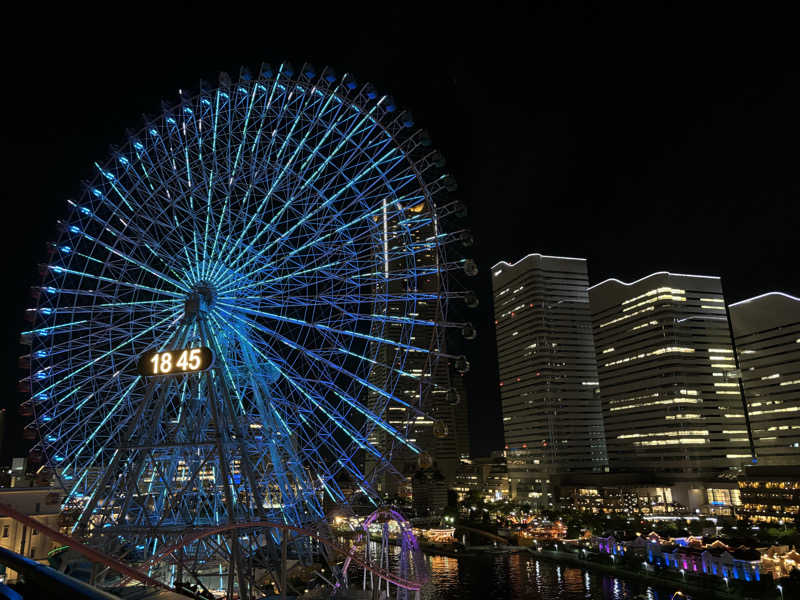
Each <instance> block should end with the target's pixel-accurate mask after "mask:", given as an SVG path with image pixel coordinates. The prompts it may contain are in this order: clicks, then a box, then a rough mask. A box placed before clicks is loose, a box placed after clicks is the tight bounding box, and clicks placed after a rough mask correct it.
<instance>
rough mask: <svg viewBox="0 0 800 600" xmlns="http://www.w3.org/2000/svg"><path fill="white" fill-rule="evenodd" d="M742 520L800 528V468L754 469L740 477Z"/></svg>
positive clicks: (760, 467) (754, 467)
mask: <svg viewBox="0 0 800 600" xmlns="http://www.w3.org/2000/svg"><path fill="white" fill-rule="evenodd" d="M738 484H739V493H740V496H741V506H740V507H739V508H738V510H737V511H736V513H737V515H738V516H739V517H747V518H749V519H751V520H752V521H761V522H767V523H776V524H779V525H784V524H792V523H794V525H795V526H798V525H800V467H797V466H790V467H785V466H784V467H775V466H772V467H770V466H753V467H748V468H747V469H745V472H744V474H743V475H742V476H741V477H739V480H738Z"/></svg>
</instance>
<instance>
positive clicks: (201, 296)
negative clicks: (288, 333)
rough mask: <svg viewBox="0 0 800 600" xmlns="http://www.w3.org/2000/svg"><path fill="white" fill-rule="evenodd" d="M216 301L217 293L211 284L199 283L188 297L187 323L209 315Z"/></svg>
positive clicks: (186, 308) (185, 312) (186, 304)
mask: <svg viewBox="0 0 800 600" xmlns="http://www.w3.org/2000/svg"><path fill="white" fill-rule="evenodd" d="M216 299H217V291H216V289H215V287H214V286H213V285H212V284H211V283H210V282H208V281H200V282H198V283H197V284H196V285H195V286H194V287H193V288H192V290H191V292H189V293H188V294H187V296H186V303H185V307H184V314H185V316H186V320H187V322H188V321H193V320H194V319H196V318H197V317H200V316H203V315H205V314H207V313H208V311H209V310H210V309H211V307H212V306H214V302H215V301H216Z"/></svg>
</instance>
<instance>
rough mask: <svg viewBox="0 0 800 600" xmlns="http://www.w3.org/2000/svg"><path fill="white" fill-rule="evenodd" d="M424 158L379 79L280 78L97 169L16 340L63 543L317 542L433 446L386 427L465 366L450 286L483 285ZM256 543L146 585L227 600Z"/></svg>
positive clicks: (150, 548)
mask: <svg viewBox="0 0 800 600" xmlns="http://www.w3.org/2000/svg"><path fill="white" fill-rule="evenodd" d="M429 146H430V141H429V139H428V138H427V136H426V134H425V133H424V132H422V131H420V130H418V129H415V128H414V127H413V122H412V118H411V116H410V114H409V113H408V112H405V111H401V110H398V109H397V108H396V107H395V103H394V101H393V100H392V99H391V98H390V97H388V96H382V95H379V94H377V93H376V91H375V90H374V88H373V87H372V86H371V85H369V84H366V85H359V84H357V83H356V82H355V80H354V79H353V78H352V77H350V76H348V75H345V76H344V77H337V76H335V75H334V73H333V72H332V71H331V70H330V69H325V70H323V71H322V72H317V71H316V70H315V69H314V68H313V67H310V66H308V65H304V67H303V68H302V69H300V70H299V71H295V70H294V69H293V68H292V67H291V65H289V64H283V65H281V66H280V67H279V68H278V69H275V70H273V69H271V68H270V67H269V66H266V65H264V66H262V68H261V70H260V71H259V73H258V75H257V76H251V75H250V74H249V73H248V72H247V71H246V70H242V72H241V76H240V78H239V80H238V81H232V80H231V79H230V78H229V77H228V76H227V75H225V74H223V75H222V76H221V77H220V85H219V87H217V88H215V89H201V90H200V91H199V92H198V93H196V94H194V95H181V98H180V101H179V102H178V103H177V104H176V105H174V106H171V107H165V108H164V110H163V113H162V114H161V115H160V116H159V117H157V118H155V119H153V120H152V121H151V122H148V123H147V124H146V126H145V127H144V128H143V129H142V130H141V131H139V132H138V133H136V134H132V135H131V136H130V137H129V139H128V141H127V142H126V143H125V144H124V145H123V146H122V147H120V148H119V149H114V150H113V151H112V154H111V156H110V157H109V158H108V159H107V160H106V161H105V162H102V163H95V169H96V175H95V176H94V178H93V180H92V181H90V182H88V183H87V184H86V187H85V191H84V193H83V194H82V195H81V197H80V198H79V199H78V200H76V201H70V202H69V210H68V214H67V215H66V216H65V218H64V219H63V220H62V221H60V222H59V227H60V236H59V238H58V241H57V242H55V243H53V244H51V245H50V255H49V261H48V262H47V264H43V265H42V266H41V274H42V282H41V285H40V286H37V287H36V288H35V290H34V292H35V293H34V295H35V297H36V298H37V299H38V302H37V306H36V307H35V308H34V309H31V310H30V311H28V315H29V317H30V319H31V320H32V321H33V324H32V325H31V328H30V330H29V331H26V332H25V333H24V334H23V340H24V341H25V342H26V343H28V344H29V345H30V355H29V357H28V360H29V361H30V376H29V377H28V378H26V379H25V380H24V381H23V384H22V385H23V388H24V389H25V390H26V391H29V394H30V396H29V397H30V399H29V400H28V401H27V402H26V403H25V404H24V405H23V410H24V411H26V412H27V413H28V414H30V415H31V416H32V417H33V422H32V424H31V426H30V431H32V432H35V433H36V435H37V436H38V442H37V445H36V447H35V452H39V453H41V455H42V457H43V460H44V461H45V462H46V464H47V465H48V466H49V467H51V468H52V469H53V470H54V472H55V473H56V475H57V477H58V479H59V481H60V483H61V485H62V486H63V488H64V490H65V492H66V494H67V501H66V502H65V505H66V506H68V507H71V508H72V509H73V510H74V516H75V523H74V526H73V527H72V531H73V533H74V534H75V535H81V536H83V537H84V538H87V539H89V540H91V541H93V543H95V544H97V545H101V546H102V547H104V548H105V549H106V551H108V552H115V553H118V554H119V555H122V556H125V557H126V560H129V561H133V562H140V563H142V564H146V562H147V560H148V559H150V558H151V557H154V556H157V555H158V554H159V548H163V547H164V546H169V545H170V544H174V543H175V542H176V540H177V541H180V539H181V536H183V535H184V534H185V532H186V531H187V530H190V529H192V528H200V527H211V526H216V525H219V524H222V523H236V522H239V523H243V522H254V521H259V520H264V521H271V522H280V523H285V524H289V525H296V526H308V525H309V524H313V523H317V522H320V521H321V520H322V519H323V517H324V510H323V505H324V504H325V503H326V502H331V503H336V504H345V503H347V502H348V501H349V499H350V498H349V491H348V490H355V491H356V492H358V493H360V494H362V495H363V496H364V497H366V498H374V497H376V496H377V493H376V490H375V488H374V487H373V481H374V480H375V478H376V477H377V476H378V475H380V474H381V473H382V472H384V471H386V470H391V469H392V467H391V463H390V461H389V459H390V457H391V454H392V450H393V449H394V448H397V447H403V448H405V449H406V450H407V451H408V452H411V453H420V452H424V448H419V447H418V446H417V445H416V444H415V443H414V442H413V441H410V440H409V439H408V436H407V426H403V425H392V424H390V423H389V420H388V418H387V414H389V413H388V410H389V409H390V408H391V409H392V410H393V411H398V412H400V413H401V414H404V415H407V416H406V417H405V420H404V422H405V423H409V422H412V421H413V419H414V418H417V417H419V416H424V415H425V408H424V402H425V399H426V398H428V397H429V394H430V393H431V392H432V391H434V390H435V389H436V388H437V387H442V386H443V384H442V383H440V382H438V381H437V380H436V378H435V377H432V376H431V373H433V372H435V371H436V370H437V369H438V368H440V367H441V365H443V364H444V365H448V364H449V365H451V366H452V367H454V368H457V369H459V370H461V371H463V370H465V369H466V368H467V364H466V361H465V359H464V358H463V357H460V356H453V355H449V354H447V353H446V352H445V348H446V344H445V342H444V335H445V330H446V328H448V327H458V328H462V329H463V328H465V327H467V328H468V329H469V326H468V325H467V324H465V323H453V322H449V321H448V320H447V304H448V301H449V300H451V299H453V298H460V299H462V300H464V301H466V302H467V303H468V304H470V303H472V302H474V296H472V295H471V294H469V293H463V292H454V291H452V290H450V288H449V287H448V285H447V278H448V277H447V276H448V272H450V271H452V270H460V271H466V272H467V273H468V274H474V272H475V266H474V263H473V262H472V261H469V260H464V259H454V258H451V253H450V252H448V251H446V249H447V247H448V245H449V244H450V243H451V242H453V241H462V242H463V241H464V240H465V239H466V238H465V236H466V235H467V234H465V232H464V231H463V230H460V229H458V228H457V227H456V228H453V229H454V230H453V231H452V232H451V233H447V232H445V230H444V228H443V223H444V222H446V221H448V220H449V219H448V218H449V217H450V216H451V215H453V214H454V213H456V212H458V211H459V210H460V209H461V206H460V203H459V202H457V201H454V200H452V199H449V198H448V195H447V191H451V190H452V189H453V188H454V184H453V182H452V179H451V178H450V177H448V176H447V175H445V174H444V173H443V172H442V171H441V168H440V167H441V166H442V164H443V161H442V159H441V156H440V155H439V154H438V153H437V152H435V151H434V150H432V149H431V148H430V147H429ZM423 306H424V307H427V309H425V310H420V307H423ZM420 357H423V358H422V360H423V363H424V365H425V366H424V368H415V369H409V368H406V367H407V364H409V363H410V362H412V361H416V362H415V363H414V364H419V362H420ZM409 382H411V383H412V384H413V386H415V388H416V390H417V393H415V394H412V395H410V396H409V395H401V394H399V393H396V392H397V390H399V389H401V388H402V389H407V388H408V384H409ZM395 414H397V412H395ZM375 440H380V443H376V441H375ZM365 459H366V460H365ZM365 465H370V467H369V468H367V467H366V466H365ZM343 481H344V482H347V486H345V485H343V483H342V482H343ZM246 533H247V532H242V531H239V532H238V533H237V534H235V535H233V534H230V535H227V536H226V535H222V534H221V535H218V536H211V537H207V538H205V539H203V540H200V541H195V542H192V543H191V544H190V545H188V546H187V547H185V548H183V550H182V557H183V558H182V559H177V560H176V562H174V563H173V564H172V565H171V570H170V569H169V568H167V569H165V570H162V571H159V572H156V573H155V576H157V577H160V578H162V579H164V580H167V579H168V578H172V579H174V578H175V576H176V575H175V569H176V566H177V568H178V569H179V570H180V569H185V570H186V571H189V572H191V573H192V575H193V576H194V577H196V578H201V579H202V578H203V577H206V578H208V577H210V576H212V575H213V576H216V575H217V572H218V573H219V578H220V585H221V586H222V587H227V588H228V589H229V590H232V589H233V586H234V585H237V586H240V587H239V589H241V586H243V585H245V584H244V580H243V579H242V577H243V574H244V573H245V571H247V570H248V568H247V567H245V566H244V565H245V564H249V565H252V563H253V561H254V560H255V558H256V557H258V556H261V554H263V553H264V552H265V550H264V549H265V548H267V549H268V548H269V547H271V545H274V543H275V542H276V536H279V533H275V532H273V533H272V534H270V533H269V532H267V533H264V532H260V533H259V532H255V531H253V532H252V534H251V535H246ZM295 551H296V553H297V554H298V556H300V555H302V554H303V553H304V552H306V551H310V550H309V549H308V548H301V547H300V546H299V545H298V547H297V548H296V549H295ZM248 561H249V562H248ZM223 567H224V568H223ZM223 570H224V571H225V573H223ZM248 572H249V571H248ZM237 573H238V574H237ZM206 580H207V579H206ZM206 580H204V581H206ZM234 580H236V583H235V584H234Z"/></svg>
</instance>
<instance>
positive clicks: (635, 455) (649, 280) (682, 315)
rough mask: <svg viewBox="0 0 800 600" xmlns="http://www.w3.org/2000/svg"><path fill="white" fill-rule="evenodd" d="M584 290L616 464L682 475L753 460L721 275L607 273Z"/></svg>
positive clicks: (608, 438) (608, 443)
mask: <svg viewBox="0 0 800 600" xmlns="http://www.w3.org/2000/svg"><path fill="white" fill-rule="evenodd" d="M589 299H590V302H591V310H592V320H593V326H594V340H595V346H596V348H597V369H598V373H599V376H600V396H601V399H602V405H603V417H604V424H605V432H606V447H607V448H608V457H609V462H610V464H611V468H612V470H620V471H651V472H652V471H655V472H658V473H672V474H675V475H676V476H677V478H684V476H686V477H694V476H697V475H700V474H711V473H713V472H715V471H718V470H721V469H726V468H729V467H733V466H737V465H742V464H744V463H749V461H750V451H749V441H748V433H747V423H746V417H745V414H744V410H743V406H742V397H741V393H740V383H739V378H738V374H737V372H736V360H735V356H734V351H733V345H732V343H731V333H730V328H729V325H728V319H727V316H726V310H725V301H724V299H723V295H722V285H721V282H720V279H719V277H707V276H700V275H676V274H672V273H666V272H659V273H653V274H652V275H648V276H647V277H643V278H642V279H639V280H637V281H634V282H632V283H624V282H622V281H619V280H617V279H608V280H606V281H603V282H602V283H599V284H597V285H595V286H592V287H591V288H589Z"/></svg>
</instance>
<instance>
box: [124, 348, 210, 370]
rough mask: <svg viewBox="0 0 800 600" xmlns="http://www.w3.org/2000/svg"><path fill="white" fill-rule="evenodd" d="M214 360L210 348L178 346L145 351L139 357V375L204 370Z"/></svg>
mask: <svg viewBox="0 0 800 600" xmlns="http://www.w3.org/2000/svg"><path fill="white" fill-rule="evenodd" d="M213 362H214V353H213V352H212V351H211V349H210V348H206V347H205V346H201V347H199V348H180V349H178V350H164V351H163V352H157V351H151V352H145V353H144V354H143V355H142V357H141V358H140V359H139V365H138V370H139V374H140V375H144V376H146V377H153V376H154V375H180V374H182V373H198V372H200V371H205V370H206V369H208V368H209V367H210V366H211V365H212V363H213Z"/></svg>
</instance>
